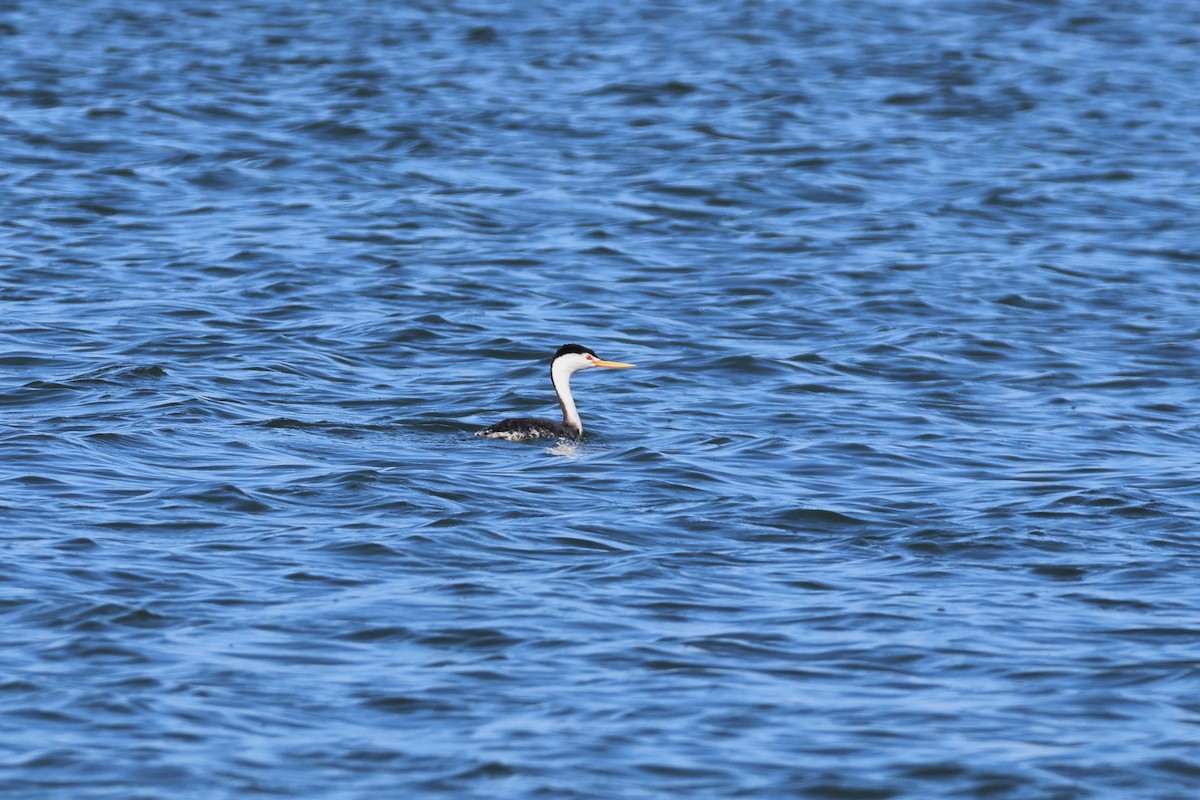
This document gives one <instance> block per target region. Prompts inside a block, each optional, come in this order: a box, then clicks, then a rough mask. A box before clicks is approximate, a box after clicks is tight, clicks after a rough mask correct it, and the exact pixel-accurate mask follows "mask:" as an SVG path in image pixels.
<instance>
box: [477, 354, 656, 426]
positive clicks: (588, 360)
mask: <svg viewBox="0 0 1200 800" xmlns="http://www.w3.org/2000/svg"><path fill="white" fill-rule="evenodd" d="M632 366H633V364H622V363H621V362H620V361H605V360H604V359H602V358H600V357H599V356H597V355H596V352H595V351H594V350H592V349H591V348H588V347H584V346H583V345H580V344H564V345H563V346H562V347H560V348H558V352H557V353H555V354H554V359H553V360H552V361H551V362H550V382H551V383H552V384H554V392H555V394H557V395H558V404H559V405H560V406H562V412H563V421H562V422H554V421H553V420H549V419H540V418H537V417H516V418H515V419H506V420H503V421H501V422H497V423H496V424H495V425H491V426H489V427H487V428H484V429H483V430H481V431H476V432H475V435H476V436H486V437H488V438H489V439H507V440H508V441H510V442H526V441H529V440H530V439H555V438H559V439H578V438H579V437H580V436H582V435H583V423H582V422H580V420H579V412H578V411H576V410H575V398H573V397H572V396H571V376H572V375H574V374H575V373H576V372H579V370H581V369H592V368H593V367H608V368H610V369H627V368H629V367H632Z"/></svg>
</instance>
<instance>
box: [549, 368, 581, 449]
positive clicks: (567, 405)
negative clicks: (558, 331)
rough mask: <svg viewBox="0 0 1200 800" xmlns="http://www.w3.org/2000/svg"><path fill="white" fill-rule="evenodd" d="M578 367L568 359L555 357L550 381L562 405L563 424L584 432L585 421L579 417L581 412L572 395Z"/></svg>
mask: <svg viewBox="0 0 1200 800" xmlns="http://www.w3.org/2000/svg"><path fill="white" fill-rule="evenodd" d="M577 369H578V367H577V366H576V365H574V364H572V363H570V361H569V360H568V359H565V358H559V359H555V361H554V363H553V364H551V365H550V382H551V383H553V384H554V391H555V393H556V394H557V395H558V404H559V405H560V406H562V412H563V425H566V426H567V427H568V428H574V429H575V430H576V431H578V432H579V433H583V422H581V421H580V419H579V412H578V411H576V410H575V398H574V397H572V396H571V375H572V374H573V373H574V372H575V371H576V370H577Z"/></svg>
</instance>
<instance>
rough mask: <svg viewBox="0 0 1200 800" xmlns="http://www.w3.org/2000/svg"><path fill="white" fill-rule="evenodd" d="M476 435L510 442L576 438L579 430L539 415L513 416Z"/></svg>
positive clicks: (477, 432)
mask: <svg viewBox="0 0 1200 800" xmlns="http://www.w3.org/2000/svg"><path fill="white" fill-rule="evenodd" d="M475 435H476V436H485V437H487V438H489V439H507V440H508V441H510V442H527V441H530V440H532V439H577V438H579V431H577V430H575V429H574V428H568V427H567V426H566V425H563V424H562V423H561V422H555V421H553V420H549V419H542V418H541V417H514V418H512V419H505V420H501V421H500V422H497V423H496V424H495V425H489V426H488V427H486V428H484V429H483V430H481V431H476V432H475Z"/></svg>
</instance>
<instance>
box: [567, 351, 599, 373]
mask: <svg viewBox="0 0 1200 800" xmlns="http://www.w3.org/2000/svg"><path fill="white" fill-rule="evenodd" d="M558 360H559V362H560V363H562V364H563V366H564V367H565V368H566V369H568V370H569V371H571V372H578V371H579V370H581V369H591V368H592V367H596V366H599V365H598V364H597V363H596V357H595V356H593V355H590V354H588V353H567V354H566V355H563V356H560V357H559V359H558Z"/></svg>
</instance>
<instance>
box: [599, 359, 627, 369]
mask: <svg viewBox="0 0 1200 800" xmlns="http://www.w3.org/2000/svg"><path fill="white" fill-rule="evenodd" d="M592 363H593V364H595V365H596V366H597V367H608V368H610V369H629V368H630V367H632V366H634V365H633V364H623V363H621V362H620V361H605V360H604V359H602V358H597V359H596V360H595V361H593V362H592Z"/></svg>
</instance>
